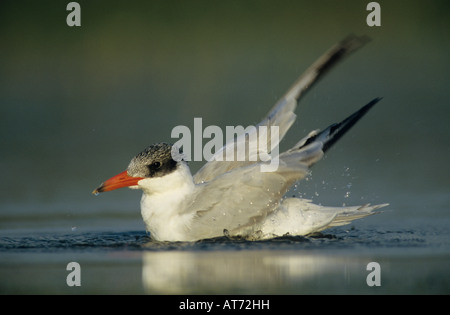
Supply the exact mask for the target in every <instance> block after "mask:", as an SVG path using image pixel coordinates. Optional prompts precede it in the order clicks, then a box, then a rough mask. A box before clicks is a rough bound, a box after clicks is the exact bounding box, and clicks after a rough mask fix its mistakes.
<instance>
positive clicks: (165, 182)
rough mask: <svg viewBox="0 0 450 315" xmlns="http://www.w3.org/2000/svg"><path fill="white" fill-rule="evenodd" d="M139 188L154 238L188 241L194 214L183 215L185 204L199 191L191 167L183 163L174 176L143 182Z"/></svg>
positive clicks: (148, 224) (143, 212)
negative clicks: (196, 190)
mask: <svg viewBox="0 0 450 315" xmlns="http://www.w3.org/2000/svg"><path fill="white" fill-rule="evenodd" d="M138 185H139V187H140V188H141V189H142V190H143V192H144V193H143V195H142V199H141V214H142V218H143V219H144V222H145V225H146V228H147V231H149V232H150V234H151V237H152V238H154V239H157V240H160V241H183V240H188V239H187V230H188V226H189V222H190V221H191V220H192V217H193V216H194V213H183V210H184V206H185V204H184V203H183V202H184V200H185V199H186V197H187V196H189V195H190V194H192V193H193V191H194V189H195V184H194V181H193V179H192V175H191V172H190V170H189V167H188V166H187V165H186V164H185V163H184V162H180V163H179V164H178V166H177V169H176V170H175V171H174V172H172V173H170V174H167V175H165V176H163V177H155V178H146V179H143V180H141V181H139V183H138ZM182 213H183V214H182Z"/></svg>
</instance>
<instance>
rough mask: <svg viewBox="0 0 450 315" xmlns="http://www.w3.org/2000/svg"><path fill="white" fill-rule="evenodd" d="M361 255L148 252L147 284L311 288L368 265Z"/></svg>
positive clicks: (151, 289)
mask: <svg viewBox="0 0 450 315" xmlns="http://www.w3.org/2000/svg"><path fill="white" fill-rule="evenodd" d="M364 263H365V264H367V262H362V261H361V260H360V259H356V260H355V259H351V258H350V257H346V258H344V257H342V258H340V257H335V256H328V255H317V254H308V253H305V252H301V253H298V252H286V251H280V252H274V251H238V252H235V251H233V252H230V251H214V252H208V251H206V252H184V251H173V252H172V251H170V252H146V253H144V254H143V273H142V277H143V285H144V289H145V291H146V292H147V293H150V294H225V293H232V294H273V293H277V294H283V293H291V294H292V293H302V292H303V293H305V291H307V292H311V290H312V289H313V287H314V286H315V284H319V283H321V282H322V283H323V281H324V277H325V278H326V281H327V283H329V284H331V286H333V285H334V286H336V289H338V287H340V286H341V285H342V284H343V283H348V282H349V281H350V280H351V278H356V277H357V278H358V279H357V280H358V282H361V283H365V277H364V278H363V275H361V276H359V275H358V276H352V277H351V276H350V275H351V274H354V273H355V272H357V270H363V269H365V264H364Z"/></svg>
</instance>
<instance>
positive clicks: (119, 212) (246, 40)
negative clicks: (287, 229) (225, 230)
mask: <svg viewBox="0 0 450 315" xmlns="http://www.w3.org/2000/svg"><path fill="white" fill-rule="evenodd" d="M367 2H368V1H359V0H354V1H348V2H346V4H345V6H343V5H342V3H340V2H339V1H320V2H311V1H292V2H289V3H284V4H283V6H280V5H279V4H278V2H277V1H273V2H272V1H264V5H261V7H257V5H256V4H255V3H251V4H248V3H247V2H243V1H233V0H232V1H226V2H220V3H219V2H214V4H213V3H212V2H210V1H195V2H194V3H192V2H189V3H188V2H186V1H180V2H179V3H177V5H172V4H170V3H168V2H167V3H166V2H164V1H162V2H158V1H143V2H139V1H137V2H135V3H134V4H133V6H129V5H128V4H127V3H126V2H124V1H119V2H114V1H110V2H109V4H108V6H107V7H106V6H104V5H103V4H100V3H97V2H92V1H91V2H83V3H81V10H82V26H81V27H80V28H70V27H68V26H67V25H66V24H65V17H66V14H67V12H66V11H65V5H66V4H63V5H61V6H60V5H55V4H54V3H52V2H51V1H48V2H43V1H9V2H8V1H3V2H2V9H1V10H0V15H1V18H0V38H2V49H0V69H1V71H0V120H1V121H0V134H1V138H0V141H1V145H0V153H1V154H0V169H1V174H2V180H1V181H0V293H2V294H11V293H19V294H21V293H23V294H30V293H36V294H55V293H56V294H90V293H92V294H109V293H120V294H133V293H136V294H166V293H177V294H178V293H186V294H192V293H199V294H208V293H221V294H222V293H223V294H236V293H244V294H261V293H262V294H266V293H267V294H309V293H318V294H330V293H331V294H344V293H351V294H352V293H355V294H383V293H394V294H432V293H439V294H448V293H450V272H449V270H448V267H447V266H448V264H449V262H450V259H449V258H450V244H449V242H450V235H449V234H450V232H449V231H450V229H449V223H450V209H449V204H450V195H449V191H450V181H449V178H450V172H449V167H448V161H449V160H450V149H449V146H448V139H450V128H449V119H448V118H449V117H450V106H448V104H449V103H450V97H449V93H448V86H449V82H450V77H449V72H448V70H447V69H448V68H449V58H448V51H449V50H450V41H449V40H448V38H449V37H448V23H449V21H450V19H449V17H448V12H450V10H448V9H447V8H448V3H447V2H446V1H438V0H436V1H432V2H427V3H424V2H423V1H408V5H407V6H406V5H404V4H402V3H401V2H398V3H397V2H396V3H387V2H386V3H384V2H383V3H381V10H382V20H381V23H382V26H381V27H368V26H367V24H366V23H365V18H366V16H367V14H368V12H367V11H366V10H365V6H366V5H367ZM171 3H172V2H171ZM230 21H232V23H230ZM349 33H355V34H358V35H359V34H367V35H369V36H370V37H372V39H373V41H372V42H371V43H369V44H368V45H367V46H366V47H364V48H363V49H362V50H361V51H358V52H357V53H355V54H354V55H352V56H351V57H350V58H349V59H348V60H346V61H345V62H343V63H342V64H341V65H339V66H338V67H336V68H335V69H333V70H332V71H331V72H330V74H329V75H327V77H326V78H324V79H323V80H322V81H321V82H320V83H319V84H318V85H317V86H316V87H314V89H313V90H311V91H310V92H309V93H308V94H307V95H306V97H305V98H304V99H303V100H302V103H301V106H299V108H298V110H297V111H296V113H297V115H298V118H297V121H296V122H295V123H294V125H293V126H292V129H291V131H290V132H289V133H288V135H287V137H286V141H285V142H284V143H283V144H282V148H281V150H284V149H288V148H289V147H290V146H291V145H293V144H294V143H296V142H297V141H298V140H299V138H300V137H303V136H304V135H306V134H307V133H308V132H309V131H311V130H313V129H317V128H323V127H326V126H328V125H330V124H331V123H334V122H337V121H340V120H342V119H343V118H345V117H347V116H348V115H349V114H351V113H353V112H354V111H355V110H356V109H358V108H360V107H361V106H362V105H364V104H366V103H367V102H368V101H369V100H370V99H373V98H375V97H383V100H382V101H380V102H379V103H378V104H377V105H376V107H374V108H373V109H372V110H371V112H370V113H368V115H367V116H366V117H364V118H363V120H362V121H361V123H358V124H357V125H356V126H355V127H354V129H353V130H351V131H350V132H349V133H348V135H346V137H345V138H344V139H342V140H341V141H340V142H339V143H337V144H336V147H335V148H332V149H331V150H330V151H329V153H328V154H327V155H326V156H325V158H324V159H323V161H321V162H320V163H318V164H317V165H316V166H314V167H313V169H312V171H311V174H310V175H309V176H308V177H307V178H306V179H305V180H304V181H302V182H300V183H298V184H297V185H296V187H295V189H293V190H292V192H290V193H289V194H290V195H291V194H292V195H296V196H302V197H304V198H308V199H312V200H313V201H314V202H315V203H320V204H323V205H330V206H340V205H343V204H345V205H349V206H350V205H359V204H365V203H372V204H379V203H389V204H390V206H389V207H387V208H384V209H383V212H382V213H381V214H378V215H375V216H371V217H368V218H365V219H362V220H359V221H355V222H354V223H353V224H351V225H349V226H344V227H339V228H334V229H332V230H327V231H324V234H323V235H317V236H315V237H285V238H280V239H276V240H270V241H260V242H248V241H242V240H230V239H227V238H225V237H224V238H218V239H214V240H204V241H199V242H195V243H164V242H162V243H161V242H154V241H151V240H150V239H149V237H148V236H147V235H146V234H145V232H144V230H145V229H144V225H143V223H142V219H141V217H140V214H139V198H140V194H139V193H138V192H137V191H128V190H118V191H114V192H110V193H105V194H101V195H99V196H93V195H92V194H91V191H92V190H93V189H94V188H96V187H98V184H100V183H101V182H102V181H104V180H105V179H107V178H109V177H111V176H113V175H115V174H117V173H119V172H121V171H123V170H124V169H125V168H126V166H127V165H128V163H129V161H130V159H131V158H132V156H134V155H135V154H137V153H139V152H140V151H141V150H142V149H144V148H145V147H146V146H148V145H149V144H151V143H155V142H160V141H167V142H174V139H171V138H170V134H171V130H172V129H173V128H174V127H175V126H178V125H186V126H188V127H192V124H193V121H194V117H201V118H202V119H203V120H202V121H203V124H204V127H206V126H208V125H217V126H220V127H224V126H229V125H241V126H248V125H255V124H256V123H258V121H259V119H260V118H262V117H263V116H264V115H265V114H266V112H267V111H268V110H269V109H270V108H271V107H272V105H273V104H274V103H275V102H276V101H277V99H278V98H279V97H280V96H281V95H282V94H283V93H284V92H285V90H286V88H287V87H289V86H290V85H291V84H292V82H293V81H294V80H295V79H296V78H297V76H298V75H299V74H300V73H301V72H302V71H303V69H305V68H306V67H308V66H309V65H310V64H311V62H312V61H314V60H315V58H317V57H318V56H319V55H320V54H321V53H323V51H324V50H326V49H328V48H329V46H330V45H332V44H333V43H335V42H336V41H337V40H339V39H341V38H343V37H345V36H346V35H347V34H349ZM205 142H206V141H205ZM199 164H200V163H191V168H192V170H193V171H195V170H196V169H198V168H199V167H200V165H199ZM70 262H78V263H79V264H80V266H81V286H79V287H69V286H68V285H67V283H66V278H67V276H68V274H69V272H70V271H68V270H66V267H67V265H68V263H70ZM370 262H378V263H379V264H380V267H381V273H380V275H381V286H379V287H370V286H368V285H367V282H366V278H367V276H368V274H369V273H370V271H368V270H367V265H368V263H370Z"/></svg>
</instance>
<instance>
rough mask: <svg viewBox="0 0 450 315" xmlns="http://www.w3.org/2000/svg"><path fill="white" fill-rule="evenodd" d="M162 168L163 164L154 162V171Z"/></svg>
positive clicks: (152, 166)
mask: <svg viewBox="0 0 450 315" xmlns="http://www.w3.org/2000/svg"><path fill="white" fill-rule="evenodd" d="M160 167H161V163H160V162H153V163H152V165H151V168H152V169H154V170H156V169H158V168H160Z"/></svg>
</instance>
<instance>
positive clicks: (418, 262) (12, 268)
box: [0, 214, 450, 294]
mask: <svg viewBox="0 0 450 315" xmlns="http://www.w3.org/2000/svg"><path fill="white" fill-rule="evenodd" d="M381 215H382V214H381ZM381 215H380V216H381ZM429 223H430V226H424V225H423V224H421V225H418V226H415V227H413V226H411V225H410V226H409V228H402V227H400V226H398V227H396V228H395V227H393V228H388V229H384V228H381V227H379V226H375V225H370V224H362V226H361V225H357V226H358V227H355V225H353V226H349V228H334V229H332V230H328V231H327V232H326V233H324V234H318V235H315V236H311V237H280V238H277V239H273V240H265V241H256V242H251V241H245V240H236V239H234V240H233V239H229V238H226V237H221V238H215V239H209V240H202V241H198V242H193V243H190V242H175V243H171V242H156V241H152V240H151V239H150V238H149V236H148V235H147V234H146V233H145V232H143V231H142V230H137V231H127V230H125V231H122V232H112V231H83V229H74V230H70V231H60V230H59V231H58V230H53V231H48V232H31V231H27V232H26V233H24V232H23V231H20V230H18V231H9V232H8V233H5V232H4V231H3V233H2V235H1V237H0V267H1V268H0V278H1V279H2V282H1V285H0V293H2V294H5V293H8V294H10V293H19V294H36V293H37V294H447V293H449V292H450V291H449V290H450V272H449V271H448V268H447V267H448V261H449V259H450V250H449V248H450V246H449V245H450V233H449V230H448V228H447V226H448V222H434V221H433V220H430V221H429ZM72 261H75V262H78V263H79V264H80V266H81V286H80V287H69V286H68V285H67V284H66V277H67V275H68V274H69V272H70V271H67V270H66V266H67V264H68V263H69V262H72ZM370 262H377V263H379V264H380V267H381V273H380V274H381V286H379V287H370V286H368V285H367V282H366V278H367V276H368V274H369V273H370V271H367V269H366V268H367V265H368V264H369V263H370Z"/></svg>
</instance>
